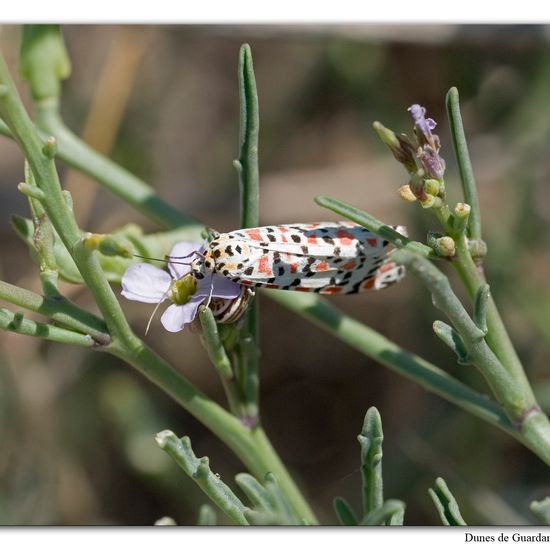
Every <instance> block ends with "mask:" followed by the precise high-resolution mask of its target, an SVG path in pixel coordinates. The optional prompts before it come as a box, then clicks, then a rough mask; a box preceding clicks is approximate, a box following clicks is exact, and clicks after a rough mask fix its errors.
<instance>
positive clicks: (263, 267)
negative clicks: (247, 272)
mask: <svg viewBox="0 0 550 550" xmlns="http://www.w3.org/2000/svg"><path fill="white" fill-rule="evenodd" d="M258 272H259V273H263V274H264V275H268V276H269V277H271V276H272V275H273V272H272V271H271V268H270V267H269V258H268V257H267V256H263V257H262V258H261V259H260V265H259V266H258Z"/></svg>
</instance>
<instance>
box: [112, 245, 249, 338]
mask: <svg viewBox="0 0 550 550" xmlns="http://www.w3.org/2000/svg"><path fill="white" fill-rule="evenodd" d="M204 250H205V248H204V246H203V245H202V244H197V243H190V242H180V243H177V244H176V245H175V246H174V247H173V248H172V250H171V252H170V258H171V260H170V261H168V271H169V273H168V272H166V271H164V270H163V269H160V268H158V267H155V266H153V265H151V264H146V263H140V264H136V265H134V266H131V267H129V268H128V269H127V270H126V271H125V273H124V275H123V276H122V281H121V282H122V295H123V296H124V297H125V298H128V300H135V301H137V302H145V303H147V304H158V305H160V304H161V303H162V302H163V301H164V300H170V301H171V302H172V303H171V305H169V306H168V308H167V309H166V311H165V312H164V313H163V315H162V317H161V319H160V321H161V323H162V325H163V326H164V328H165V329H166V330H167V331H169V332H179V331H180V330H183V329H184V328H185V327H186V325H188V324H189V323H190V322H191V321H193V319H194V318H195V316H196V315H197V311H198V309H199V306H200V305H201V304H202V303H203V302H204V301H205V300H209V299H210V298H225V299H231V298H236V297H237V296H238V295H239V292H240V285H239V284H238V283H234V282H233V281H230V280H229V279H226V278H225V277H222V276H220V275H216V274H208V275H206V277H204V278H203V279H200V280H197V279H196V278H195V277H194V276H193V275H192V274H191V266H190V263H191V261H192V260H193V259H194V258H195V257H196V254H195V253H198V254H202V253H203V252H204ZM183 262H185V263H183ZM158 305H157V307H158ZM155 309H156V308H155Z"/></svg>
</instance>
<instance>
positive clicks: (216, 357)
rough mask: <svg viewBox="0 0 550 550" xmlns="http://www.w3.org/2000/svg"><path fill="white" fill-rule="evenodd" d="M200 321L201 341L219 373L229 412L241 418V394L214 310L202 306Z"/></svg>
mask: <svg viewBox="0 0 550 550" xmlns="http://www.w3.org/2000/svg"><path fill="white" fill-rule="evenodd" d="M199 320H200V323H201V327H202V335H201V340H202V342H203V345H204V347H205V349H206V351H207V353H208V357H209V358H210V361H211V362H212V364H213V365H214V367H215V368H216V370H217V371H218V375H219V377H220V380H221V382H222V385H223V389H224V391H225V396H226V398H227V402H228V404H229V410H230V411H231V412H232V413H233V414H234V415H235V416H239V415H241V414H242V410H241V407H240V399H239V394H238V392H237V388H236V386H235V377H234V374H233V369H232V367H231V361H230V360H229V357H228V356H227V353H226V351H225V348H224V346H223V342H222V340H221V338H220V334H219V332H218V325H217V324H216V320H215V319H214V314H213V313H212V310H211V309H210V308H208V307H202V306H201V309H200V310H199Z"/></svg>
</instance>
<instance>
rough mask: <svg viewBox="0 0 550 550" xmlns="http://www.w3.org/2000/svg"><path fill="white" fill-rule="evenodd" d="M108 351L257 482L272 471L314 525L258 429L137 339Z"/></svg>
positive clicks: (297, 492) (290, 501)
mask: <svg viewBox="0 0 550 550" xmlns="http://www.w3.org/2000/svg"><path fill="white" fill-rule="evenodd" d="M109 351H111V353H113V354H114V355H116V356H117V357H120V358H121V359H123V360H124V361H126V362H127V363H128V364H130V365H132V366H133V367H134V368H135V369H136V370H138V371H139V372H140V373H141V374H143V375H144V376H145V377H146V378H148V379H149V380H150V381H151V382H153V383H154V384H156V385H157V386H158V387H160V388H161V389H162V390H163V391H165V392H166V393H167V394H168V395H170V396H171V397H172V398H173V399H174V400H175V401H176V402H177V403H179V404H180V405H182V406H183V407H184V408H185V409H186V410H187V411H189V412H190V413H191V414H192V415H193V416H195V417H196V418H197V419H199V420H200V421H201V422H202V423H203V424H204V425H205V426H206V427H207V428H209V429H210V430H212V431H213V432H214V433H215V434H216V435H217V436H218V437H219V438H220V440H221V441H223V442H224V443H225V444H226V445H227V446H228V447H229V448H230V449H232V450H233V452H234V453H235V454H236V455H237V456H238V457H239V458H240V460H241V461H242V462H243V464H244V465H245V466H246V467H247V469H248V470H249V471H250V472H251V473H252V474H253V475H255V476H256V477H257V478H258V479H263V478H264V477H265V475H266V474H267V473H268V472H273V473H274V474H275V476H276V477H277V479H278V480H279V484H280V485H281V488H282V490H283V491H284V493H285V495H286V496H287V499H288V501H289V503H290V504H291V505H292V507H293V509H294V510H295V511H296V513H297V514H298V515H300V516H302V517H305V518H306V519H307V520H308V521H309V522H310V523H317V520H316V518H315V516H314V515H313V512H312V511H311V509H310V507H309V505H308V504H307V502H306V501H305V500H304V498H303V497H302V495H301V494H300V492H299V490H298V488H297V487H296V485H295V484H294V482H293V481H292V479H291V477H290V475H289V474H288V472H287V471H286V469H285V467H284V465H283V464H282V462H281V460H280V459H279V457H278V456H277V453H276V452H275V451H274V449H273V447H271V444H270V443H269V440H268V439H267V438H266V436H265V434H264V432H263V431H262V430H261V429H260V428H253V429H250V428H248V427H246V426H244V425H243V424H242V423H241V421H240V420H239V419H238V418H236V417H235V416H233V415H232V414H230V413H229V412H228V411H226V410H225V409H224V408H223V407H220V405H218V404H217V403H215V402H214V401H212V400H211V399H209V398H208V397H207V396H205V395H204V394H203V393H202V392H201V391H200V390H198V389H197V388H196V387H195V386H193V385H192V384H191V383H190V382H189V381H188V380H187V379H186V378H184V377H183V376H182V375H181V374H179V373H178V372H177V371H175V370H174V369H173V368H172V367H171V366H170V365H169V364H168V363H166V361H164V360H163V359H162V358H161V357H159V356H158V355H157V354H156V353H155V352H153V351H152V350H151V349H150V348H149V347H147V346H146V345H145V344H144V343H143V342H142V341H141V340H139V339H138V338H136V337H134V340H133V342H132V343H129V344H126V345H125V346H124V347H121V346H113V347H111V348H110V350H109Z"/></svg>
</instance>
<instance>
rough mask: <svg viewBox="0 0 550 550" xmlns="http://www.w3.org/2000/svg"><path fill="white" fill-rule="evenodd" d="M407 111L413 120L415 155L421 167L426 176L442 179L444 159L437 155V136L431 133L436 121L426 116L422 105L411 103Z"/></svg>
mask: <svg viewBox="0 0 550 550" xmlns="http://www.w3.org/2000/svg"><path fill="white" fill-rule="evenodd" d="M409 112H410V113H411V116H412V119H413V122H414V133H415V135H416V139H417V141H418V145H419V151H418V153H417V156H418V159H419V160H420V163H421V164H422V168H423V169H424V172H425V173H426V175H427V176H429V177H431V178H435V179H438V180H442V179H443V176H444V174H445V161H444V160H443V159H442V158H441V157H440V156H439V149H440V147H441V144H440V142H439V137H438V136H437V135H436V134H432V130H434V129H435V127H436V126H437V123H436V122H435V120H433V119H432V118H426V109H425V108H424V107H422V105H418V104H414V105H411V106H410V107H409Z"/></svg>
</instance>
